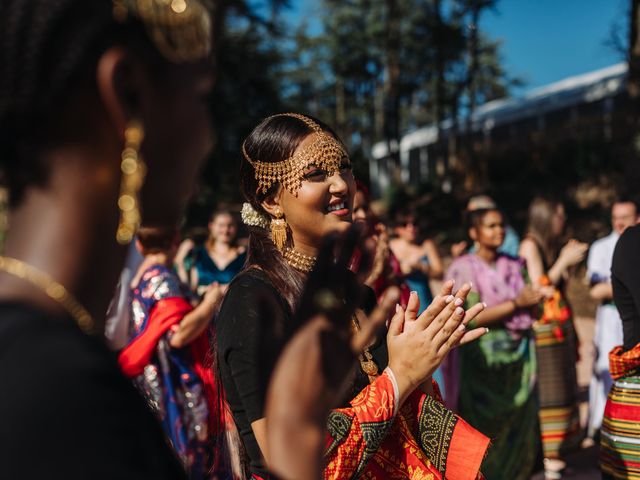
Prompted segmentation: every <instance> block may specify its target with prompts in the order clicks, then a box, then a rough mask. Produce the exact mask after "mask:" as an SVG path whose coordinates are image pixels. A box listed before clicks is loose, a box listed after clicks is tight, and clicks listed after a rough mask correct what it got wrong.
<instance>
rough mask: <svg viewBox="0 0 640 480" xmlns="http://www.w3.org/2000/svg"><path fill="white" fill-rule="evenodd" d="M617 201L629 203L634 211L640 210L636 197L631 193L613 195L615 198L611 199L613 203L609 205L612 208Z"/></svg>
mask: <svg viewBox="0 0 640 480" xmlns="http://www.w3.org/2000/svg"><path fill="white" fill-rule="evenodd" d="M617 203H631V204H632V205H633V206H634V207H635V209H636V212H640V206H639V202H638V199H637V198H636V197H634V196H631V195H618V196H616V197H615V199H614V200H613V203H612V204H611V207H612V208H613V206H614V205H615V204H617Z"/></svg>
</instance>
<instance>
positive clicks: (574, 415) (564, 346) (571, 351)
mask: <svg viewBox="0 0 640 480" xmlns="http://www.w3.org/2000/svg"><path fill="white" fill-rule="evenodd" d="M534 332H535V340H536V353H537V358H538V394H539V397H540V412H539V417H540V430H541V432H542V447H543V452H544V456H545V458H559V457H560V456H561V455H563V454H564V453H565V452H567V451H570V450H572V449H574V448H577V447H578V446H579V444H580V440H581V438H582V437H581V430H580V412H579V409H578V381H577V375H576V360H577V355H576V333H575V330H574V327H573V322H571V320H569V321H566V322H552V323H547V324H540V323H536V325H535V326H534Z"/></svg>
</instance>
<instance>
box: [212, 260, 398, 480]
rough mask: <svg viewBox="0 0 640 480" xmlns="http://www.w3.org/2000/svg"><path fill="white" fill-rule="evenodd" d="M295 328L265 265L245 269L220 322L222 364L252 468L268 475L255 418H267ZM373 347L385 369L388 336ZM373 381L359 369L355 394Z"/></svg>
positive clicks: (372, 301)
mask: <svg viewBox="0 0 640 480" xmlns="http://www.w3.org/2000/svg"><path fill="white" fill-rule="evenodd" d="M373 305H375V295H374V294H373V291H371V290H370V289H369V290H367V298H366V302H365V307H366V308H365V310H370V309H371V308H372V306H373ZM265 312H269V313H270V315H269V317H268V318H267V317H265V315H264V313H265ZM295 329H296V326H295V320H294V316H293V313H292V312H291V309H290V307H289V305H288V303H287V302H286V301H285V299H284V298H283V297H282V295H280V293H279V292H278V291H277V290H276V288H275V287H274V286H273V284H272V283H271V282H270V281H269V279H268V277H267V275H266V274H265V273H264V272H263V271H262V270H259V269H248V270H245V271H244V272H242V273H241V274H239V275H238V276H237V277H236V278H235V279H234V280H233V282H231V284H230V285H229V290H228V291H227V294H226V296H225V299H224V302H223V304H222V307H221V309H220V314H219V315H218V319H217V323H216V337H217V349H218V352H217V354H218V369H219V374H220V380H221V381H222V385H223V387H224V390H225V394H226V399H227V402H228V404H229V407H230V409H231V413H232V414H233V419H234V421H235V423H236V426H237V428H238V431H239V433H240V436H241V438H242V441H243V443H244V447H245V450H246V452H247V455H248V457H249V462H250V469H251V473H252V474H256V475H258V476H260V477H262V478H268V472H267V470H266V467H265V465H264V461H263V459H262V455H261V452H260V447H259V446H258V443H257V441H256V438H255V436H254V434H253V430H252V429H251V423H252V422H255V421H256V420H260V419H261V418H263V417H264V406H265V400H266V394H267V387H268V385H269V379H270V378H271V373H272V372H273V369H274V367H275V363H276V361H277V359H278V357H279V355H280V353H281V352H282V349H283V348H284V346H285V344H286V343H287V341H288V340H289V339H290V338H291V336H292V335H293V333H294V332H295ZM370 351H371V354H372V356H373V360H374V361H375V362H376V364H377V365H378V368H379V370H380V372H382V370H383V369H384V368H385V367H386V366H387V363H388V355H387V349H386V341H385V337H384V335H381V336H380V340H378V341H377V342H376V344H375V345H374V346H373V347H371V348H370ZM368 384H369V380H368V377H367V376H366V375H365V374H364V373H363V372H362V371H361V369H356V377H355V379H354V384H353V388H352V394H353V395H352V397H351V398H353V396H355V394H356V393H358V392H359V391H360V390H362V389H363V388H365V387H366V386H367V385H368ZM351 398H349V400H351Z"/></svg>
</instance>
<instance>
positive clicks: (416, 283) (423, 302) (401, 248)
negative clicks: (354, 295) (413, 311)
mask: <svg viewBox="0 0 640 480" xmlns="http://www.w3.org/2000/svg"><path fill="white" fill-rule="evenodd" d="M393 225H394V227H393V233H394V238H392V239H391V241H390V242H389V246H390V248H391V252H392V253H393V254H394V256H395V257H396V258H397V259H398V262H400V272H401V273H402V281H403V282H404V283H405V284H406V285H407V287H409V290H411V291H413V292H416V293H417V294H418V298H419V299H420V313H422V312H423V311H424V310H425V309H426V308H427V307H428V306H429V304H430V303H431V301H432V300H433V294H432V293H431V285H430V284H429V281H430V280H432V279H433V280H440V279H442V275H443V273H444V270H443V265H442V259H441V258H440V253H438V247H437V246H436V244H435V242H434V241H433V240H431V239H429V238H427V239H424V238H422V237H421V235H420V233H421V232H420V227H419V225H418V221H417V220H416V217H415V215H414V214H413V212H402V213H399V214H398V215H396V217H395V219H394V222H393ZM433 377H434V379H435V380H436V381H437V382H438V384H439V385H440V386H441V387H442V392H444V396H445V397H446V391H447V390H446V384H445V378H444V376H443V375H442V370H441V369H440V368H439V369H438V370H437V371H436V372H435V374H434V376H433Z"/></svg>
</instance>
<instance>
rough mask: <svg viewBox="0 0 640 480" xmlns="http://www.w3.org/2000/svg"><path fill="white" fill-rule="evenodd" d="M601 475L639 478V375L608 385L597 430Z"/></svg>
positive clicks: (618, 477) (605, 476)
mask: <svg viewBox="0 0 640 480" xmlns="http://www.w3.org/2000/svg"><path fill="white" fill-rule="evenodd" d="M600 467H601V469H602V473H603V476H604V478H615V479H640V376H633V377H624V378H621V379H619V380H616V381H615V382H614V384H613V387H611V391H610V392H609V397H608V399H607V406H606V407H605V410H604V419H603V421H602V430H601V432H600Z"/></svg>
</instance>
